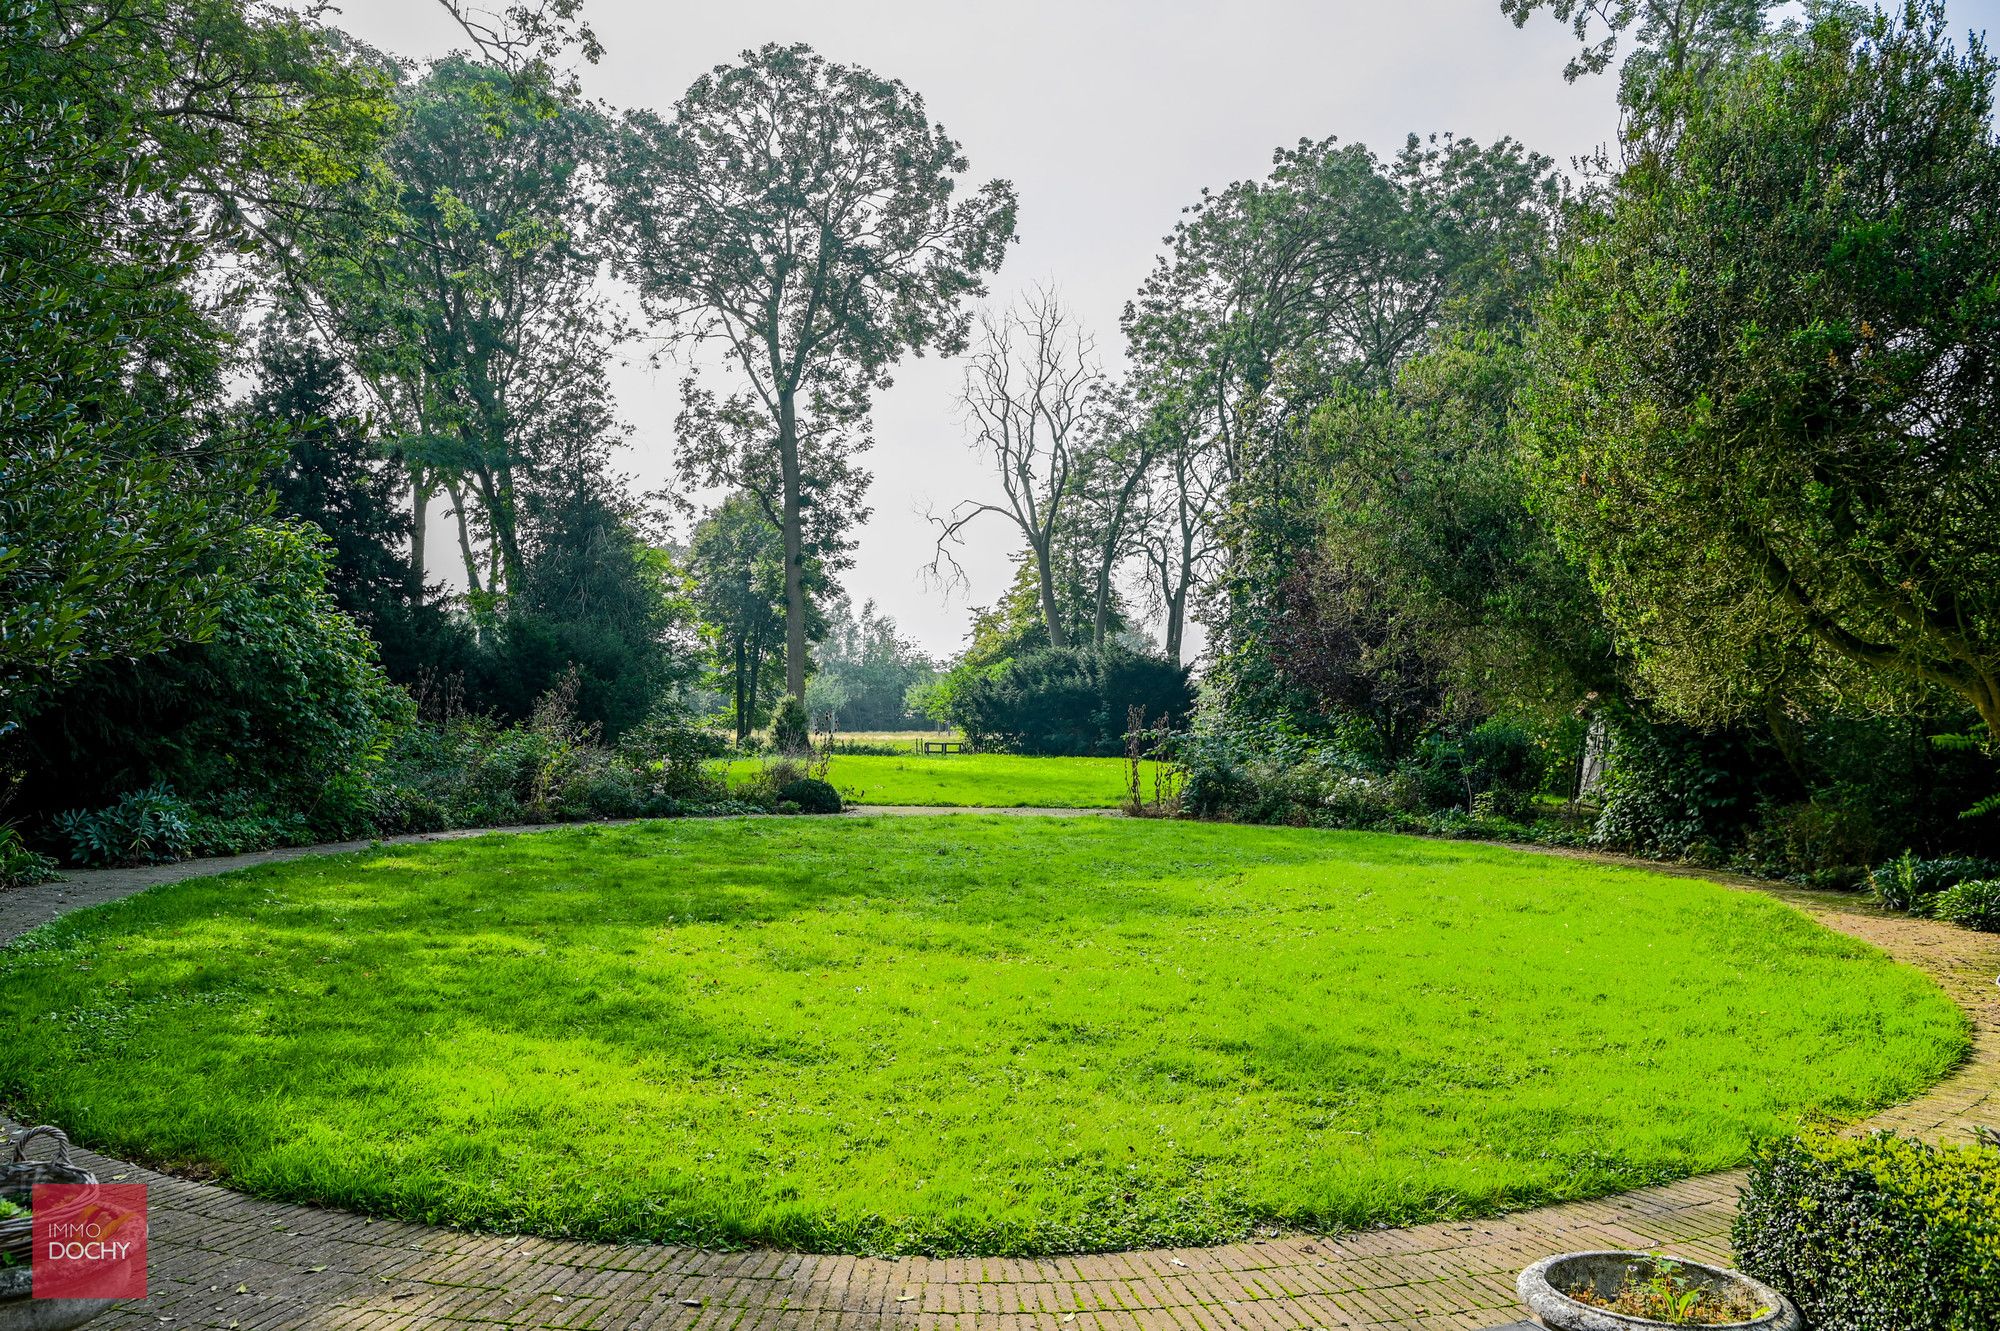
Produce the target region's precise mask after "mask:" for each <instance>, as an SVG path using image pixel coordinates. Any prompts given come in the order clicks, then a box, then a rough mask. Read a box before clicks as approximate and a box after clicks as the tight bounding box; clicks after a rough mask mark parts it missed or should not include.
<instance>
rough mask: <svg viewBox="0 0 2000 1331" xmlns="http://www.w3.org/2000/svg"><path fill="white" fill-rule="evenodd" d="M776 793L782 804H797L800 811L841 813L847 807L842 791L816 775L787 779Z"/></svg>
mask: <svg viewBox="0 0 2000 1331" xmlns="http://www.w3.org/2000/svg"><path fill="white" fill-rule="evenodd" d="M775 793H776V795H777V797H778V803H779V804H780V805H786V804H790V805H796V806H797V807H798V810H799V812H800V813H839V812H840V811H841V809H842V808H843V807H845V806H844V805H842V804H841V802H840V792H839V791H837V790H835V789H834V788H833V787H832V786H831V785H830V784H828V783H827V782H825V781H821V780H819V779H818V778H816V777H810V776H804V777H800V778H799V779H798V780H796V781H787V782H786V783H785V784H784V785H782V786H779V787H778V788H777V790H776V792H775Z"/></svg>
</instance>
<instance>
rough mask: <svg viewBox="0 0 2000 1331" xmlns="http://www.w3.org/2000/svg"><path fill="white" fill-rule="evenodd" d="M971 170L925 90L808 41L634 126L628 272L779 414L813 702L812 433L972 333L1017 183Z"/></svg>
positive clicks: (781, 486) (791, 669)
mask: <svg viewBox="0 0 2000 1331" xmlns="http://www.w3.org/2000/svg"><path fill="white" fill-rule="evenodd" d="M966 170H967V163H966V161H965V158H964V156H963V155H962V154H961V153H960V151H959V146H958V144H956V143H955V142H953V141H952V140H951V139H950V138H949V137H948V136H947V135H946V134H945V133H944V131H943V129H941V128H940V127H938V126H937V125H934V124H932V123H931V122H930V120H929V119H928V117H927V115H926V113H925V110H924V104H923V99H922V98H921V97H919V96H917V95H916V94H915V93H913V92H912V91H910V89H909V88H907V87H905V86H904V85H903V84H901V83H899V82H896V81H894V80H890V79H882V78H878V77H877V76H875V75H873V74H871V73H869V72H868V71H866V70H863V69H857V68H854V67H851V66H845V65H837V64H833V63H831V62H829V61H827V60H825V59H823V58H822V57H820V56H819V55H817V54H815V53H814V52H813V51H811V50H810V49H809V48H807V47H804V46H777V45H771V46H766V47H764V48H762V49H761V50H757V51H751V52H746V53H745V54H744V57H743V63H742V64H740V65H728V66H722V67H720V68H718V69H716V70H715V71H714V72H713V73H711V74H707V75H704V76H703V77H702V78H700V79H698V80H696V82H695V84H694V86H693V87H691V88H689V89H688V91H687V94H686V96H684V97H683V98H682V99H681V100H680V102H679V103H678V104H677V105H676V107H675V111H674V117H673V119H672V120H671V121H663V120H661V119H660V118H659V117H657V116H655V115H653V114H651V113H650V112H635V113H634V114H633V115H632V116H631V117H630V118H629V120H628V125H627V133H626V136H625V148H624V152H623V154H622V158H621V161H620V164H619V167H618V170H617V172H616V177H615V186H616V199H617V202H616V212H615V217H616V222H617V226H618V229H619V233H620V237H621V239H622V242H623V243H622V256H623V258H622V263H623V268H624V270H625V271H626V272H627V273H628V274H629V275H630V276H631V277H632V278H633V280H634V281H635V282H636V283H637V285H638V287H639V290H640V292H641V295H642V296H643V298H644V300H645V302H646V306H647V308H648V310H649V311H650V312H651V313H652V314H653V316H654V317H655V318H656V319H658V320H659V321H660V322H662V323H664V324H666V325H668V326H669V328H670V329H671V330H672V333H673V335H675V336H677V337H680V338H682V339H684V340H690V341H697V342H698V341H709V340H712V341H714V342H717V343H719V344H720V345H721V347H722V348H723V349H724V351H725V353H726V354H727V357H728V359H729V361H730V363H731V365H732V367H733V369H734V370H735V371H736V372H737V373H738V374H740V375H741V378H742V381H743V383H744V384H745V385H746V387H745V388H744V390H743V394H742V395H736V394H732V395H731V396H730V398H728V399H725V401H731V402H747V403H748V404H750V405H751V406H753V407H754V408H755V409H756V410H757V411H759V412H761V413H762V416H763V421H764V430H765V433H766V435H767V437H768V438H769V440H770V441H771V443H770V448H769V451H768V455H769V457H770V460H771V461H772V462H773V463H775V466H776V472H777V475H776V477H775V481H776V484H775V485H774V486H772V487H771V488H772V489H773V490H775V492H776V493H777V494H778V496H779V499H780V518H781V523H780V526H781V529H782V532H783V537H784V544H785V635H786V645H785V682H786V687H787V688H788V690H789V691H790V692H791V694H792V696H794V697H796V698H799V699H801V700H803V699H804V697H805V681H806V664H807V658H806V623H807V615H808V606H807V595H806V586H805V565H806V558H807V554H806V549H805V546H806V541H805V528H806V521H805V516H804V507H805V501H806V490H807V487H808V475H807V469H806V466H805V462H806V458H805V456H804V454H803V450H802V448H801V438H802V436H803V435H805V434H807V433H810V432H812V431H814V430H817V431H819V432H821V434H822V437H825V438H834V437H838V435H839V432H840V431H841V430H843V429H851V428H853V427H854V426H855V424H856V423H857V422H858V421H859V420H860V419H861V418H862V417H863V416H865V414H866V411H867V407H868V401H869V395H870V394H871V393H872V392H873V391H875V390H877V389H880V388H883V387H885V386H886V385H887V383H888V371H889V369H890V367H891V366H893V365H894V364H895V363H896V362H897V361H898V360H899V359H901V357H902V356H904V355H905V354H907V353H911V352H922V351H924V350H926V349H932V350H937V351H940V352H945V353H951V352H955V351H957V350H958V349H959V348H960V347H962V346H963V345H964V342H965V335H966V328H967V323H968V315H967V314H966V312H965V310H964V302H965V300H966V299H967V298H968V297H972V296H977V295H979V294H981V293H982V292H983V290H984V287H983V278H984V275H985V274H986V273H989V272H991V271H993V270H994V269H996V268H997V267H998V266H999V263H1000V259H1001V257H1002V254H1003V252H1004V251H1005V248H1006V244H1007V242H1008V241H1009V240H1010V239H1012V237H1013V234H1014V194H1013V190H1012V188H1011V187H1010V186H1009V185H1007V183H1006V182H1004V181H998V180H996V181H992V182H989V183H988V184H986V185H984V186H982V187H981V188H979V189H978V190H977V191H975V192H974V193H973V194H972V195H971V196H970V197H966V198H956V197H955V195H956V194H957V190H958V185H959V181H960V178H961V177H962V176H963V175H964V173H965V172H966ZM808 416H810V417H811V418H813V419H812V420H811V421H807V420H805V419H804V418H806V417H808ZM763 455H764V451H763V450H745V451H744V452H743V454H742V455H741V456H743V457H744V458H745V460H748V459H750V458H753V457H759V456H763Z"/></svg>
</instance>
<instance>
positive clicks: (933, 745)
mask: <svg viewBox="0 0 2000 1331" xmlns="http://www.w3.org/2000/svg"><path fill="white" fill-rule="evenodd" d="M964 752H965V745H964V744H962V743H960V742H959V741H958V740H955V739H927V740H925V741H924V756H925V757H929V756H930V755H931V754H933V753H964Z"/></svg>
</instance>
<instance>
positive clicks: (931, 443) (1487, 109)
mask: <svg viewBox="0 0 2000 1331" xmlns="http://www.w3.org/2000/svg"><path fill="white" fill-rule="evenodd" d="M495 7H496V8H497V7H498V0H496V3H495ZM341 10H342V12H341V14H340V15H339V16H338V17H336V18H335V19H334V21H335V22H338V23H340V24H341V25H342V26H344V27H346V28H347V29H348V30H349V31H351V32H353V33H354V34H355V35H356V36H358V37H360V38H362V39H363V40H365V41H367V42H370V43H371V44H373V45H376V46H379V47H382V48H384V49H386V50H389V51H392V52H394V53H396V54H398V55H403V56H409V57H415V58H425V57H433V56H437V55H441V54H443V53H444V52H446V51H448V50H450V49H453V48H455V47H459V46H462V45H464V42H463V40H462V38H461V37H460V35H459V34H458V32H457V30H456V29H455V28H454V27H453V26H452V25H451V23H450V20H449V19H448V17H447V16H446V15H445V14H444V12H443V10H442V9H441V8H440V7H439V6H437V5H436V4H434V3H430V2H429V0H342V3H341ZM1947 12H1948V13H1949V14H1950V16H1951V20H1952V23H1953V26H1954V27H1955V28H1957V29H1958V30H1959V31H1960V32H1961V33H1962V32H1964V31H1965V30H1966V29H1973V30H1977V31H1985V30H1987V29H1989V28H1991V27H1994V26H1996V25H1995V19H1996V18H2000V0H1952V2H1951V4H1950V7H1949V10H1948V11H1947ZM586 13H587V15H588V17H589V20H590V22H591V24H592V25H593V26H594V27H595V28H596V30H597V34H598V36H599V38H600V39H601V40H602V41H603V43H604V47H605V54H604V59H603V60H602V62H601V63H599V64H597V65H595V66H590V67H586V68H585V70H584V71H583V80H584V89H585V92H586V93H587V94H588V95H589V96H591V97H594V98H601V99H603V100H604V101H607V102H609V103H610V104H612V105H613V106H616V107H633V106H650V107H655V108H658V109H660V110H661V111H667V110H669V109H670V108H671V106H672V105H673V103H674V101H675V100H676V99H677V98H678V97H679V96H680V94H681V92H682V91H683V90H684V89H685V88H686V87H687V85H688V84H689V83H690V82H691V81H692V80H693V79H694V78H695V76H696V75H698V74H700V73H701V72H702V71H703V70H706V69H708V68H711V67H713V66H715V65H717V64H720V63H724V62H727V61H730V60H731V59H733V58H734V57H735V56H736V55H737V53H738V52H740V51H742V50H744V49H746V48H749V47H754V46H759V45H762V44H763V43H765V42H773V41H775V42H795V41H804V42H808V43H810V44H811V45H812V46H814V47H815V48H817V49H818V50H819V51H820V52H821V53H822V54H824V55H826V56H827V57H828V58H830V59H833V60H837V61H841V62H845V63H851V64H858V65H863V66H866V67H867V68H869V69H871V70H873V71H875V72H876V73H878V74H881V75H884V76H886V77H892V78H897V79H901V80H902V81H903V82H904V83H906V84H908V85H909V86H910V87H911V88H913V89H915V90H916V91H917V92H919V93H921V94H922V95H923V97H924V99H925V100H926V102H927V103H928V106H929V109H930V113H931V117H932V119H934V120H936V121H938V122H940V123H942V124H943V125H944V127H945V128H946V130H947V131H948V132H949V133H951V135H952V136H953V137H954V138H956V139H958V140H959V141H960V142H961V143H962V144H963V145H964V147H965V153H966V156H967V157H968V158H969V159H970V161H971V163H972V176H973V180H972V182H970V183H978V182H981V181H985V180H988V179H991V178H993V177H996V176H998V177H1003V178H1005V179H1008V180H1011V181H1012V182H1013V183H1014V186H1015V188H1016V190H1017V191H1018V193H1019V196H1020V201H1021V211H1020V241H1019V243H1018V244H1017V245H1016V246H1014V247H1013V250H1012V252H1011V253H1010V254H1009V256H1008V258H1007V262H1006V264H1005V266H1004V267H1003V268H1002V269H1001V271H1000V273H999V275H998V277H997V278H996V279H995V280H994V282H993V283H992V299H993V300H995V301H997V302H1002V303H1004V302H1007V301H1010V300H1011V299H1013V298H1014V297H1015V296H1016V295H1017V294H1019V293H1020V292H1021V291H1022V290H1023V289H1025V288H1027V287H1029V286H1032V285H1035V284H1037V283H1053V284H1054V285H1055V286H1056V287H1057V288H1059V289H1060V290H1061V291H1062V292H1063V294H1064V296H1065V297H1066V298H1067V300H1068V301H1069V302H1070V303H1071V304H1072V305H1073V306H1074V307H1075V309H1076V310H1077V311H1078V313H1079V314H1080V315H1081V317H1082V318H1083V320H1084V321H1085V322H1086V324H1088V325H1089V326H1090V327H1091V328H1093V329H1094V330H1095V331H1096V333H1097V334H1098V338H1099V342H1100V345H1101V346H1102V348H1103V349H1104V350H1105V352H1106V353H1107V360H1109V361H1110V362H1111V363H1112V367H1113V368H1115V366H1116V362H1117V357H1118V355H1119V353H1120V350H1121V344H1120V339H1119V337H1118V316H1119V312H1120V310H1121V308H1122V307H1123V305H1124V302H1125V300H1126V299H1127V297H1128V296H1130V295H1131V293H1132V292H1133V290H1134V289H1135V288H1136V287H1137V286H1138V284H1139V282H1140V281H1141V280H1142V279H1143V278H1144V276H1145V275H1146V273H1147V271H1148V270H1149V269H1150V268H1151V266H1152V263H1153V260H1154V257H1155V256H1156V255H1157V254H1158V253H1159V252H1160V250H1161V239H1162V237H1164V236H1165V235H1166V234H1167V232H1168V231H1169V230H1170V229H1171V227H1172V226H1173V223H1174V220H1175V218H1176V216H1177V215H1178V213H1179V212H1180V210H1181V209H1182V208H1183V207H1185V206H1186V205H1187V204H1188V203H1190V202H1192V201H1193V200H1194V199H1196V198H1197V197H1199V195H1200V192H1201V189H1202V187H1203V186H1212V187H1219V186H1222V185H1226V184H1227V183H1229V182H1230V181H1232V180H1238V179H1242V178H1245V177H1252V176H1260V175H1262V174H1263V173H1264V172H1265V170H1266V168H1267V167H1268V165H1269V162H1270V157H1271V152H1272V150H1273V149H1274V148H1276V147H1278V146H1279V145H1285V144H1291V143H1295V142H1297V141H1298V140H1299V139H1301V138H1313V139H1318V138H1323V137H1326V136H1329V135H1334V136H1338V137H1339V138H1340V139H1341V140H1342V141H1344V142H1357V141H1358V142H1361V143H1365V144H1367V145H1368V146H1369V147H1371V148H1373V149H1375V150H1376V151H1377V152H1378V153H1379V154H1382V155H1385V156H1386V155H1388V154H1390V153H1393V152H1394V151H1395V149H1396V148H1397V147H1398V146H1399V145H1400V144H1401V143H1402V141H1403V139H1404V137H1405V136H1406V135H1408V134H1411V133H1418V134H1431V133H1434V132H1440V131H1447V130H1448V131H1452V132H1455V133H1457V134H1460V135H1465V136H1470V137H1472V138H1476V139H1479V140H1481V141H1489V140H1492V139H1496V138H1500V137H1502V136H1510V137H1512V138H1514V139H1517V140H1519V141H1520V142H1522V143H1524V144H1526V145H1527V146H1528V147H1530V148H1532V149H1534V150H1535V151H1538V152H1541V153H1545V154H1547V155H1549V156H1551V157H1553V158H1555V159H1556V160H1557V161H1558V162H1562V163H1567V162H1568V161H1569V159H1570V158H1572V157H1574V156H1576V155H1578V154H1581V153H1585V152H1588V151H1589V150H1590V149H1592V148H1594V147H1596V146H1597V145H1599V144H1601V143H1603V142H1604V141H1605V140H1606V139H1607V138H1608V137H1609V135H1610V133H1611V132H1612V129H1613V127H1614V123H1615V119H1614V117H1615V112H1614V103H1613V85H1612V82H1611V80H1610V79H1609V78H1598V79H1592V80H1587V81H1584V82H1581V83H1578V84H1575V85H1570V84H1565V83H1564V82H1563V78H1562V67H1563V63H1564V61H1565V60H1566V59H1567V58H1568V56H1569V54H1570V50H1571V46H1572V41H1571V38H1570V36H1569V34H1568V32H1567V31H1566V30H1565V29H1564V28H1563V26H1562V25H1560V24H1558V23H1556V22H1554V21H1553V20H1551V19H1549V18H1547V16H1546V15H1545V14H1544V15H1541V16H1538V21H1536V22H1534V23H1531V24H1530V25H1529V27H1528V28H1527V29H1526V30H1525V31H1517V30H1515V28H1514V27H1513V25H1512V24H1511V22H1509V21H1508V20H1507V19H1506V18H1505V17H1504V16H1503V15H1502V14H1501V13H1500V6H1499V0H1206V2H1205V3H1194V2H1192V0H1010V2H1009V3H1004V4H1001V3H985V4H977V5H975V4H966V3H960V2H956V0H877V2H876V3H865V2H864V0H727V3H720V4H718V3H706V4H677V3H672V2H671V0H586ZM678 377H679V376H678V373H677V371H675V370H674V369H673V368H672V367H668V368H666V369H664V370H659V371H655V370H652V369H650V368H649V367H648V366H646V365H645V364H644V362H643V360H640V361H639V362H638V363H634V364H631V365H627V366H625V367H623V368H622V369H621V370H620V371H619V372H618V374H617V376H616V380H615V382H616V386H617V391H618V399H619V407H620V410H621V412H622V414H623V416H624V418H625V419H626V420H627V421H628V422H629V423H630V424H631V425H632V426H633V427H634V432H633V436H632V447H631V449H630V451H629V453H628V455H627V456H626V457H625V458H624V460H623V461H624V466H625V467H626V468H627V469H628V470H630V471H631V472H633V473H635V474H636V475H637V476H638V477H639V478H640V480H641V481H642V482H643V483H644V484H645V485H646V486H647V487H648V488H651V487H652V486H655V485H658V484H661V483H663V482H664V481H665V480H666V479H667V478H668V476H669V475H670V469H671V456H672V448H673V418H674V415H675V412H676V410H677V403H676V394H675V393H674V391H673V389H674V385H675V384H676V383H677V381H678ZM959 380H960V370H959V368H958V366H957V365H956V364H954V363H950V362H940V361H938V360H936V359H934V358H933V359H926V360H919V361H912V362H908V363H906V364H905V365H904V366H903V367H902V368H901V369H900V370H899V372H898V373H897V375H896V385H895V387H894V388H893V389H891V390H890V391H889V392H888V393H887V394H885V395H884V396H883V397H882V398H881V400H880V401H879V403H878V405H877V409H876V422H877V428H876V433H877V437H878V441H879V442H878V447H877V448H876V450H875V452H874V453H873V454H872V455H871V457H870V459H869V465H870V466H871V467H872V469H873V470H874V472H875V484H874V487H873V490H872V492H871V494H870V502H871V503H872V505H873V508H874V515H873V517H872V518H871V519H870V520H869V522H868V523H867V524H866V526H864V527H863V528H862V529H861V532H860V549H859V551H858V558H857V561H856V564H855V566H854V568H853V569H852V570H850V571H849V573H848V574H847V576H846V579H845V583H846V586H847V588H848V590H849V591H850V592H851V593H852V594H853V596H854V598H855V600H856V602H857V603H858V602H860V601H861V600H863V599H865V598H869V597H873V598H874V599H875V600H876V601H877V602H878V603H879V604H880V605H881V606H882V608H883V609H884V610H886V611H887V612H889V613H890V614H893V615H894V616H895V617H896V619H897V621H898V622H899V623H900V624H901V626H902V627H903V630H904V631H905V632H906V633H907V634H908V635H910V636H912V637H914V638H916V639H917V640H918V641H919V642H921V643H922V644H924V645H925V646H926V647H927V648H929V649H930V650H931V651H934V652H937V653H939V654H941V655H942V654H947V653H949V652H952V651H955V650H956V649H957V648H958V647H959V646H960V645H961V644H962V641H963V638H964V634H965V630H966V625H967V619H968V616H967V607H968V605H983V604H987V603H989V602H990V601H992V600H993V599H994V597H995V596H997V595H998V594H999V592H1000V590H1001V589H1002V588H1003V586H1004V585H1005V583H1006V580H1007V577H1008V574H1009V562H1008V561H1009V557H1010V555H1011V554H1012V553H1013V552H1014V551H1015V550H1016V549H1017V548H1018V546H1019V541H1018V539H1017V537H1016V535H1015V534H1014V533H1013V532H1011V531H1010V530H1008V529H1006V528H1005V527H1004V526H1003V525H1002V524H1001V522H1000V521H999V520H998V519H989V520H988V522H989V523H990V525H987V526H984V527H982V528H975V529H974V531H973V533H972V534H971V537H970V540H969V543H968V549H967V550H966V551H964V552H962V553H961V556H960V557H961V561H962V562H963V563H964V565H965V567H966V569H967V570H968V572H969V574H970V576H971V586H970V588H969V589H963V590H959V591H957V592H954V593H953V594H952V595H951V596H950V598H949V599H948V600H947V599H946V598H945V597H944V596H942V595H941V594H940V592H939V591H938V590H937V589H935V588H933V587H930V586H927V585H926V583H925V581H924V579H923V577H922V569H923V567H924V566H925V565H926V564H927V563H929V561H930V554H931V543H932V539H933V534H932V528H931V527H930V526H929V525H928V524H927V523H926V521H925V520H924V518H923V516H922V514H923V512H924V510H925V509H926V508H929V507H935V508H936V509H937V510H939V511H943V510H944V509H946V508H949V507H950V505H951V503H952V502H953V501H955V500H957V499H960V498H965V497H968V496H972V495H981V494H985V493H987V492H988V491H989V490H990V489H991V488H992V483H991V482H990V480H989V479H988V478H987V476H986V475H985V474H984V473H983V471H982V470H981V467H980V465H979V463H978V461H977V459H976V458H975V457H974V456H973V454H972V453H971V451H970V449H969V448H968V447H967V445H966V441H965V432H964V429H963V426H962V424H961V422H960V419H959V414H958V410H957V408H956V405H955V397H956V393H957V390H958V385H959ZM718 386H720V385H719V384H718ZM434 544H435V546H436V547H437V548H439V549H449V548H451V547H450V546H449V545H448V544H447V543H446V542H445V541H444V540H442V539H441V540H438V541H436V542H434Z"/></svg>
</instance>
